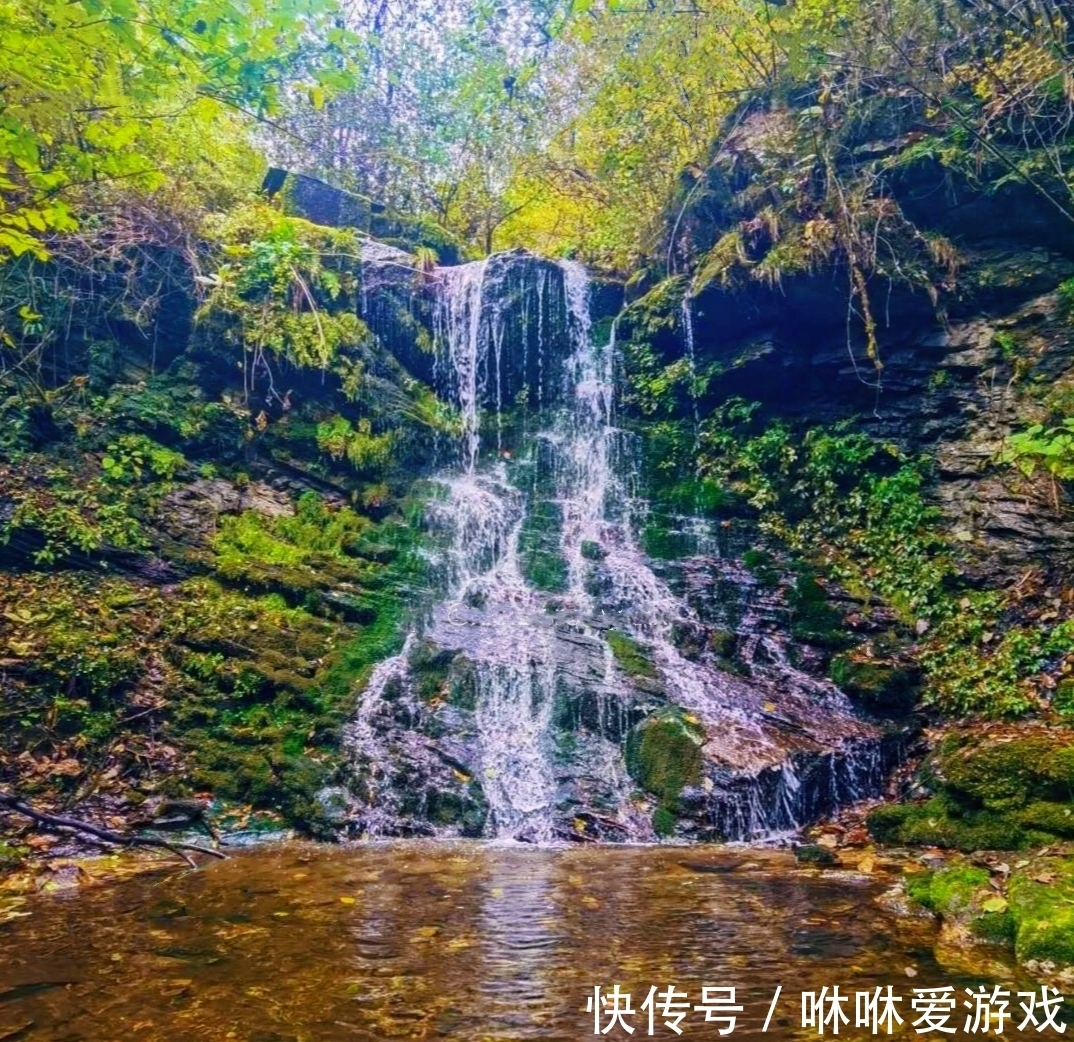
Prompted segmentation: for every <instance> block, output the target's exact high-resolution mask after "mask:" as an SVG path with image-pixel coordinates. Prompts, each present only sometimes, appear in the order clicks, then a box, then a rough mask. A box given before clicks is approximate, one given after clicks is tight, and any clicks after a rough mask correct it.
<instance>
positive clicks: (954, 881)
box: [906, 863, 1015, 944]
mask: <svg viewBox="0 0 1074 1042" xmlns="http://www.w3.org/2000/svg"><path fill="white" fill-rule="evenodd" d="M990 880H991V876H990V875H989V872H988V870H987V869H985V868H981V867H980V866H978V865H967V864H964V863H958V864H953V865H949V866H947V867H944V868H941V869H939V870H938V871H935V872H917V873H914V874H912V875H909V876H907V878H906V892H907V894H908V895H909V896H910V898H911V900H913V901H916V902H917V903H918V904H920V905H921V906H922V907H924V908H927V909H928V910H929V911H930V912H932V913H934V914H935V915H938V916H939V917H940V918H941V919H943V920H944V922H946V923H949V924H957V925H960V926H964V927H966V929H967V930H968V931H969V933H970V934H971V935H972V936H973V937H976V938H977V939H978V940H981V941H987V942H991V943H1000V944H1002V943H1008V942H1010V941H1011V940H1013V939H1014V929H1015V926H1014V918H1013V916H1012V914H1011V911H1010V909H1009V908H1008V905H1007V901H1006V899H1004V898H1002V897H1000V896H999V895H998V894H997V893H996V891H995V890H993V889H992V887H991V884H990Z"/></svg>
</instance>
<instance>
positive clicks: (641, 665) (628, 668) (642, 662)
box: [604, 630, 656, 677]
mask: <svg viewBox="0 0 1074 1042" xmlns="http://www.w3.org/2000/svg"><path fill="white" fill-rule="evenodd" d="M604 639H605V640H606V641H607V642H608V647H609V648H611V651H612V655H613V656H614V657H615V661H616V664H617V665H618V666H619V668H620V669H621V670H622V671H623V672H624V673H626V675H627V676H630V677H655V676H656V666H654V665H653V661H652V659H651V658H650V657H649V653H648V651H647V650H646V648H645V646H644V645H643V644H641V643H639V642H638V641H636V640H635V639H634V638H633V637H631V636H629V635H628V634H626V633H623V632H622V631H620V630H608V632H607V633H605V634H604Z"/></svg>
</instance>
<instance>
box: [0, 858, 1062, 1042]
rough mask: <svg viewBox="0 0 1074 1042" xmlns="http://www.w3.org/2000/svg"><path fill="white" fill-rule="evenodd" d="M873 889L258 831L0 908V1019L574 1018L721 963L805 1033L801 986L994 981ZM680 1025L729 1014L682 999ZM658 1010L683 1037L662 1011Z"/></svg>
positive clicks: (279, 1041)
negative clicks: (293, 839) (5, 912)
mask: <svg viewBox="0 0 1074 1042" xmlns="http://www.w3.org/2000/svg"><path fill="white" fill-rule="evenodd" d="M881 889H882V885H881V884H880V883H879V882H877V881H874V880H872V879H870V878H868V877H862V876H854V875H852V874H850V873H829V874H813V873H810V872H805V871H800V870H798V869H797V868H796V867H795V866H794V863H793V860H792V859H790V858H789V857H788V856H786V855H783V854H780V853H776V852H752V851H736V852H729V851H727V850H720V849H718V848H713V849H705V850H700V849H698V848H689V849H686V848H680V849H672V848H617V849H609V848H601V849H568V850H542V849H537V848H530V847H525V846H519V845H515V846H494V845H481V844H476V843H472V844H462V843H459V844H450V845H449V844H440V845H434V844H423V843H409V844H407V843H397V844H384V845H369V846H363V847H359V848H355V849H351V850H343V849H332V848H312V847H304V846H299V845H289V846H283V847H279V848H275V849H271V850H259V851H251V852H247V853H244V854H242V855H241V856H239V857H236V858H235V859H234V860H232V861H229V862H226V863H222V864H219V865H213V866H210V867H209V868H207V869H205V870H203V871H200V872H197V873H185V874H180V875H167V876H160V877H144V878H139V879H135V880H131V881H128V882H127V883H124V884H120V885H117V886H115V887H112V888H107V889H101V890H94V891H87V892H84V893H81V894H76V895H71V896H56V897H41V898H37V899H34V900H32V901H30V902H29V903H28V904H27V905H26V906H25V907H24V908H23V911H26V912H29V913H30V914H29V915H27V916H26V917H24V918H20V919H13V920H10V921H8V922H5V923H2V924H0V1039H2V1040H12V1039H15V1038H18V1039H20V1040H26V1042H46V1040H48V1042H61V1040H63V1042H67V1040H70V1042H75V1040H79V1042H121V1040H123V1042H126V1040H128V1039H137V1040H147V1042H153V1040H165V1039H167V1040H168V1042H175V1040H186V1039H198V1040H201V1039H205V1040H213V1042H216V1040H226V1039H239V1040H242V1042H321V1040H324V1042H328V1040H337V1039H356V1040H374V1039H428V1040H439V1039H449V1038H450V1039H468V1040H497V1042H508V1040H520V1042H521V1040H537V1039H540V1040H542V1042H577V1040H581V1039H584V1038H592V1037H593V1034H592V1032H593V1020H592V1015H591V1014H587V1013H586V1012H585V1003H586V998H587V996H588V995H590V994H591V993H592V988H593V987H594V985H603V986H605V987H610V986H612V985H613V984H619V985H620V986H621V988H622V989H623V990H625V991H627V992H630V993H631V995H632V998H633V1006H634V1009H635V1010H636V1011H638V1010H639V1008H640V1006H641V1003H642V1000H643V999H644V998H645V996H646V995H647V994H648V991H649V988H650V987H651V986H652V985H656V986H658V987H660V988H664V987H667V986H669V985H674V986H676V987H678V988H679V989H682V990H685V991H686V992H687V993H688V995H689V996H690V1002H691V1004H692V1003H697V1002H699V1001H700V997H701V988H702V986H703V985H723V986H735V987H736V988H737V989H738V992H737V997H738V1001H739V1002H740V1003H741V1004H742V1005H743V1006H744V1010H743V1013H742V1014H741V1015H740V1016H739V1022H738V1026H737V1027H736V1030H735V1032H734V1035H733V1036H732V1037H733V1038H735V1039H741V1038H746V1039H760V1038H761V1037H762V1026H763V1024H764V1021H765V1016H766V1013H767V1010H768V1006H769V1002H770V1000H771V997H772V994H773V992H774V990H775V988H776V987H777V986H778V985H782V987H783V989H784V991H783V998H782V999H781V1001H780V1003H779V1004H778V1005H777V1008H776V1011H775V1013H774V1014H773V1019H772V1023H771V1026H770V1030H769V1033H768V1034H767V1035H764V1036H763V1037H765V1038H779V1039H807V1038H817V1037H818V1035H817V1033H816V1031H815V1030H813V1029H810V1030H806V1029H803V1028H802V1027H801V1026H800V1024H801V1005H800V995H801V992H803V991H808V990H818V991H819V990H820V989H821V988H822V987H824V986H828V987H831V986H832V985H839V986H841V987H842V988H843V989H844V990H848V991H850V992H853V991H855V990H872V989H873V988H875V987H877V986H881V987H885V988H886V987H887V986H888V985H891V986H892V987H893V988H894V989H895V990H896V992H897V993H899V994H902V995H904V996H906V999H905V1001H904V1003H903V1007H902V1010H901V1011H902V1012H903V1014H904V1015H906V1014H907V1013H908V1011H909V999H910V988H911V987H929V986H936V985H942V984H952V985H955V986H956V987H957V989H958V994H959V998H960V999H961V998H962V988H964V987H966V986H967V985H976V984H978V983H987V982H985V981H983V980H978V979H970V978H964V977H958V976H955V975H953V974H951V973H949V972H945V971H944V970H943V969H942V968H941V967H939V966H938V965H937V964H936V963H935V962H934V961H933V959H932V956H931V950H932V940H933V937H932V930H933V928H932V926H931V924H929V923H928V922H926V921H922V922H920V923H918V924H916V925H914V924H912V923H911V924H906V923H905V922H900V921H896V920H894V919H893V918H891V917H890V916H889V915H888V914H887V913H886V912H885V911H884V910H883V909H882V908H881V907H880V906H879V905H878V904H877V903H876V902H875V900H874V899H875V897H876V896H877V894H878V893H879V892H880V890H881ZM908 974H913V976H908ZM1019 983H1022V984H1025V982H1019ZM851 1016H853V1002H851ZM964 1016H965V1014H964V1013H963V1012H961V1011H960V1013H959V1014H958V1015H957V1016H956V1017H955V1018H954V1021H953V1022H956V1023H957V1024H958V1025H959V1026H961V1024H962V1021H963V1019H964ZM906 1019H907V1020H909V1019H910V1017H908V1016H907V1018H906ZM633 1023H634V1025H635V1026H636V1028H637V1030H636V1031H635V1033H634V1035H633V1036H626V1035H625V1034H624V1032H623V1031H622V1029H621V1028H616V1029H615V1030H614V1031H613V1032H612V1033H610V1034H609V1035H607V1036H605V1037H609V1038H626V1037H633V1038H635V1039H636V1038H639V1037H647V1028H648V1024H647V1017H646V1016H645V1014H643V1013H640V1012H639V1013H638V1014H637V1015H636V1016H635V1018H634V1020H633ZM852 1023H853V1020H852V1021H851V1024H852ZM682 1028H683V1035H682V1036H681V1037H683V1038H685V1039H700V1040H714V1039H717V1038H721V1037H725V1036H721V1035H719V1034H718V1032H717V1025H716V1024H706V1022H705V1020H704V1016H703V1014H701V1013H694V1012H692V1011H691V1012H690V1013H689V1015H688V1016H687V1017H686V1019H685V1020H684V1021H683V1024H682ZM907 1028H908V1026H907V1025H904V1026H903V1034H904V1037H907V1038H911V1037H920V1036H917V1035H915V1034H914V1033H913V1032H911V1031H909V1030H908V1029H907ZM655 1034H656V1036H658V1037H663V1038H667V1039H671V1038H675V1037H679V1036H676V1035H675V1034H674V1033H673V1032H671V1031H670V1030H669V1029H667V1028H666V1027H664V1026H663V1025H662V1018H659V1017H658V1018H657V1021H656V1030H655ZM829 1034H830V1032H829ZM840 1034H841V1037H847V1038H865V1037H868V1034H867V1033H865V1032H863V1031H861V1030H858V1031H854V1030H853V1028H852V1027H851V1028H849V1029H848V1028H843V1030H842V1031H841V1032H840ZM926 1037H927V1036H926ZM944 1037H958V1036H944ZM1008 1037H1017V1033H1016V1032H1011V1031H1009V1032H1008ZM1024 1037H1027V1038H1028V1037H1031V1036H1030V1034H1029V1033H1026V1034H1025V1035H1024ZM1032 1037H1046V1036H1044V1035H1037V1034H1036V1033H1035V1032H1033V1033H1032Z"/></svg>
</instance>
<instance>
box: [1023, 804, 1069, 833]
mask: <svg viewBox="0 0 1074 1042" xmlns="http://www.w3.org/2000/svg"><path fill="white" fill-rule="evenodd" d="M1017 817H1018V821H1019V823H1020V824H1021V825H1023V826H1025V827H1026V828H1027V829H1031V830H1034V831H1037V832H1047V833H1048V834H1049V835H1052V836H1063V837H1064V838H1074V805H1072V804H1070V803H1050V802H1046V801H1044V800H1038V801H1037V802H1035V803H1031V804H1029V806H1028V807H1024V808H1022V809H1021V810H1020V811H1018V814H1017Z"/></svg>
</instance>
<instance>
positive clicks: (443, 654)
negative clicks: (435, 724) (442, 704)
mask: <svg viewBox="0 0 1074 1042" xmlns="http://www.w3.org/2000/svg"><path fill="white" fill-rule="evenodd" d="M455 657H456V653H455V652H454V651H452V650H451V649H450V648H442V647H440V646H439V645H438V644H434V643H433V642H432V641H428V640H426V641H421V642H420V643H419V644H417V645H416V646H415V648H414V649H413V651H411V653H410V657H409V660H408V661H409V663H410V672H411V675H412V676H413V677H414V686H415V689H416V691H417V695H418V698H420V699H421V700H422V701H423V702H430V701H432V700H434V699H436V698H440V697H441V696H442V695H443V694H444V693H445V691H446V690H447V687H448V676H449V674H450V672H451V667H452V663H453V662H454V659H455Z"/></svg>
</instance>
